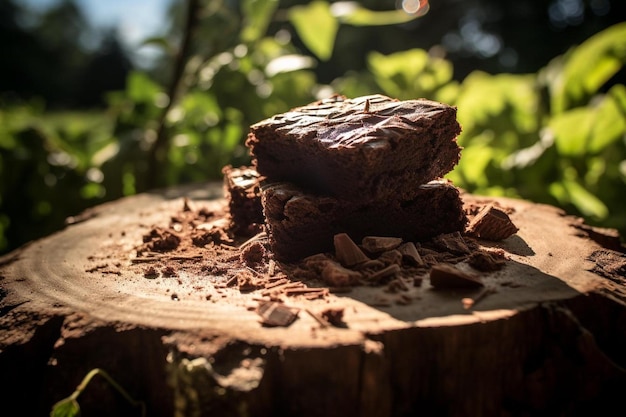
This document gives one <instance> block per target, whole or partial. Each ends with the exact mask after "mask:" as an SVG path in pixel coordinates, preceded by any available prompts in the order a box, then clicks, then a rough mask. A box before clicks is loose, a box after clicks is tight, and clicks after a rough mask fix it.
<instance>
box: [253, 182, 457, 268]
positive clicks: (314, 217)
mask: <svg viewBox="0 0 626 417" xmlns="http://www.w3.org/2000/svg"><path fill="white" fill-rule="evenodd" d="M415 188H416V191H417V192H416V193H415V195H414V196H413V197H412V198H411V199H409V200H399V199H390V200H379V201H374V202H354V201H349V200H344V199H337V198H334V197H329V196H323V195H317V194H312V193H309V192H305V191H303V190H302V189H301V188H299V187H297V186H295V185H293V184H291V183H287V182H276V183H268V184H266V185H264V186H262V187H261V202H262V204H263V210H264V213H265V222H266V228H267V231H268V236H269V242H270V246H271V249H272V252H274V256H275V258H276V259H278V260H280V261H295V260H298V259H301V258H304V257H306V256H309V255H313V254H316V253H320V252H328V251H332V250H333V236H334V235H335V234H337V233H347V234H348V235H349V236H350V237H351V238H352V239H353V240H354V241H355V242H359V241H361V239H362V238H363V237H365V236H392V237H400V238H402V239H404V240H405V241H413V242H415V241H423V240H428V239H430V238H432V237H434V236H437V235H439V234H442V233H451V232H455V231H461V230H463V229H464V228H465V225H466V223H467V218H466V216H465V212H464V210H463V202H462V200H461V198H460V196H459V190H458V189H457V188H456V187H454V186H453V185H452V184H451V183H449V182H447V181H445V180H438V181H432V182H429V183H427V184H423V185H421V186H418V187H415Z"/></svg>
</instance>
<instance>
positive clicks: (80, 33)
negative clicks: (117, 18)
mask: <svg viewBox="0 0 626 417" xmlns="http://www.w3.org/2000/svg"><path fill="white" fill-rule="evenodd" d="M116 36H117V35H116V34H115V29H110V30H108V31H106V32H105V34H104V35H103V36H102V40H101V41H100V42H96V46H95V47H93V46H88V45H93V44H94V42H93V41H94V40H97V39H98V37H99V36H98V34H97V33H96V31H95V29H94V28H92V27H91V26H90V25H89V24H88V22H87V20H86V19H85V16H84V15H83V13H82V9H81V8H80V7H79V6H78V5H77V3H76V1H75V0H61V1H59V2H57V3H53V4H52V5H51V7H50V8H48V9H46V10H43V11H39V12H35V11H33V10H30V9H27V8H25V7H24V6H20V5H18V4H17V3H16V2H15V0H0V49H1V50H2V51H3V54H2V58H1V59H2V62H1V65H0V94H2V95H3V96H5V99H6V98H7V96H8V98H11V97H12V98H14V99H21V100H27V99H30V98H40V99H43V100H44V102H45V103H46V106H47V107H48V108H80V107H85V106H95V105H99V106H100V107H102V106H104V104H105V102H104V100H103V95H104V93H105V92H107V91H111V90H117V89H121V88H124V83H125V79H126V77H127V75H128V73H129V71H130V70H131V69H132V66H131V62H130V60H129V59H128V56H127V53H126V51H124V50H123V48H122V47H121V45H120V43H119V40H118V39H117V37H116ZM106 74H108V75H106Z"/></svg>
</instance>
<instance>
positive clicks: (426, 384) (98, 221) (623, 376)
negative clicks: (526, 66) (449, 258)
mask: <svg viewBox="0 0 626 417" xmlns="http://www.w3.org/2000/svg"><path fill="white" fill-rule="evenodd" d="M184 198H189V199H190V200H191V201H192V203H193V204H194V206H195V207H204V208H206V209H207V210H214V211H216V212H219V211H220V210H223V209H224V206H225V201H224V199H223V198H222V189H221V184H218V183H212V184H198V185H193V186H185V187H176V188H173V189H168V190H163V191H157V192H154V193H146V194H140V195H137V196H133V197H128V198H124V199H121V200H118V201H115V202H112V203H108V204H104V205H101V206H98V207H95V208H93V209H91V210H88V211H86V212H85V213H82V214H81V215H80V216H79V217H77V218H76V219H74V221H75V222H74V224H72V225H71V226H68V227H67V228H66V229H64V230H62V231H60V232H58V233H55V234H53V235H51V236H48V237H46V238H44V239H41V240H38V241H35V242H32V243H30V244H28V245H26V246H24V247H23V248H20V249H18V250H16V251H14V252H12V253H10V254H8V255H5V256H4V257H3V258H1V259H0V315H1V316H0V332H1V333H0V374H1V375H2V384H3V387H2V388H1V391H0V398H2V399H3V402H4V403H7V402H9V403H19V404H20V405H21V406H22V407H24V408H23V409H24V410H25V411H26V414H28V415H42V414H43V415H45V414H47V413H49V411H50V408H51V406H52V404H53V403H54V402H56V401H58V400H60V399H61V398H63V397H65V396H67V395H69V394H70V393H71V392H72V391H73V389H74V388H75V386H76V385H77V384H78V383H79V382H80V379H81V378H82V377H83V376H84V375H85V374H86V373H87V372H88V371H89V370H90V369H93V368H97V367H98V368H102V369H105V370H106V371H107V372H108V373H109V374H111V375H112V376H113V377H114V378H115V379H116V380H118V381H119V382H120V384H121V385H122V386H124V387H125V388H126V389H127V390H128V391H129V392H130V393H132V395H133V396H135V397H137V398H139V399H141V400H143V401H145V403H146V405H147V408H148V411H149V412H148V415H162V416H173V415H198V416H209V415H211V416H213V415H258V416H262V415H293V416H309V415H310V416H318V415H325V416H332V415H337V416H340V415H341V416H353V415H354V416H370V415H371V416H404V415H407V416H408V415H421V416H431V415H432V416H447V415H450V416H477V415H481V416H490V415H494V416H530V415H557V414H558V415H572V416H574V415H589V414H590V413H593V414H596V413H597V412H602V411H603V410H604V411H606V410H609V409H612V408H613V407H616V406H619V405H620V404H621V398H620V393H621V392H624V389H625V388H626V372H625V371H624V368H625V367H626V355H625V354H624V352H626V309H625V306H626V278H625V275H626V273H625V271H626V260H625V259H626V258H625V257H624V255H623V253H622V252H620V251H619V250H618V249H620V248H619V245H618V244H617V243H616V242H617V240H616V238H615V236H614V235H612V232H611V231H603V230H598V229H594V228H591V227H589V226H587V225H585V224H584V223H582V221H581V220H580V219H577V218H574V217H570V216H566V215H564V213H563V212H561V211H560V210H558V209H556V208H553V207H550V206H546V205H540V204H533V203H530V202H526V201H520V200H513V199H492V198H483V197H476V196H471V195H464V199H465V201H466V202H474V203H476V204H482V203H484V204H487V203H490V202H491V203H494V202H495V203H497V204H498V205H500V206H501V207H504V208H506V209H507V210H508V211H509V212H510V217H511V220H512V221H513V222H514V223H515V225H516V226H517V227H518V228H519V231H518V232H517V233H516V234H515V235H513V236H511V237H509V238H507V239H505V240H504V241H501V242H489V241H481V240H479V241H478V242H479V243H480V245H482V246H483V247H484V248H485V250H492V251H493V250H502V251H503V252H501V253H504V254H505V256H506V259H507V260H506V263H505V265H504V267H503V268H501V269H499V270H497V271H494V272H490V273H482V274H481V278H482V280H483V283H484V284H485V288H487V289H488V290H489V291H488V292H485V290H484V288H483V289H474V290H460V289H447V290H435V289H433V288H432V286H431V285H430V283H429V280H428V277H426V278H425V279H424V280H423V282H422V283H421V285H420V286H415V287H411V288H409V289H408V290H406V291H402V292H401V293H394V292H388V291H385V289H384V288H381V287H370V286H356V287H353V288H351V290H350V291H349V292H337V293H334V292H333V293H331V294H330V295H328V296H326V297H323V298H320V299H315V300H308V299H304V298H302V297H298V296H292V297H287V298H286V299H285V300H284V305H286V306H288V307H290V308H293V309H295V310H294V311H297V318H296V320H295V321H294V322H293V323H291V324H290V325H289V326H278V327H266V326H262V325H261V323H260V320H259V314H258V312H257V311H256V308H257V307H258V304H259V297H260V296H259V291H249V292H242V291H240V290H238V289H237V288H233V287H229V286H224V285H221V284H222V283H221V281H219V277H211V274H210V273H198V272H189V271H187V272H181V273H179V274H177V276H175V277H167V276H158V277H156V278H147V274H146V273H145V270H142V269H141V268H142V267H139V266H137V264H136V263H133V257H134V256H135V252H134V249H135V248H136V247H137V246H138V245H139V244H140V243H141V242H142V237H143V236H144V235H145V234H146V233H147V231H149V230H150V228H151V227H153V226H154V225H167V224H168V222H169V221H170V219H171V216H172V215H174V214H175V213H176V212H177V211H178V210H180V207H181V206H182V205H183V199H184ZM131 266H132V267H131ZM147 267H148V266H147V265H146V268H147ZM459 268H461V269H463V268H465V269H466V270H468V271H471V268H469V267H467V266H466V265H465V266H464V265H463V264H460V265H459ZM474 272H475V271H474ZM464 298H473V299H474V300H475V304H474V305H473V306H472V307H471V308H466V306H464V305H463V303H462V302H461V300H462V299H464ZM329 308H330V309H332V308H337V309H341V311H342V312H343V324H342V326H328V325H324V323H321V322H320V321H319V320H318V318H319V315H318V314H317V313H319V312H320V311H323V310H327V309H329ZM79 403H80V404H81V407H82V408H83V414H84V415H111V413H113V414H117V415H138V414H137V409H134V408H133V407H131V406H129V405H127V404H126V403H125V401H124V399H123V398H121V397H120V396H119V395H118V394H116V393H115V392H114V391H113V390H112V389H111V388H110V387H109V386H108V385H107V384H106V383H104V382H103V381H94V384H93V387H90V388H88V389H87V391H86V392H85V393H84V394H83V395H81V397H80V398H79ZM88 413H89V414H88Z"/></svg>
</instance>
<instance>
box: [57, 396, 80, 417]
mask: <svg viewBox="0 0 626 417" xmlns="http://www.w3.org/2000/svg"><path fill="white" fill-rule="evenodd" d="M78 416H80V406H79V405H78V402H76V400H75V399H74V398H72V397H68V398H64V399H62V400H61V401H59V402H58V403H56V404H54V405H53V406H52V411H51V412H50V417H78Z"/></svg>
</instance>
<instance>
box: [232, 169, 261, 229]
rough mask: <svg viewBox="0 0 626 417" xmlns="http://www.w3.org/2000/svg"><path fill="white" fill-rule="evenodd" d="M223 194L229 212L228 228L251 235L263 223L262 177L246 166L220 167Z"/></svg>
mask: <svg viewBox="0 0 626 417" xmlns="http://www.w3.org/2000/svg"><path fill="white" fill-rule="evenodd" d="M222 174H224V196H225V197H226V201H227V202H228V210H229V212H230V228H231V230H233V232H234V233H235V234H239V235H251V234H254V233H256V232H258V230H257V229H258V228H259V227H260V226H261V225H263V223H265V219H264V217H263V207H262V205H261V183H262V181H263V180H264V178H263V177H262V176H261V175H260V174H259V173H258V172H257V171H256V170H255V169H254V168H250V167H246V166H242V167H239V168H233V167H232V166H231V165H227V166H225V167H224V168H222Z"/></svg>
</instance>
